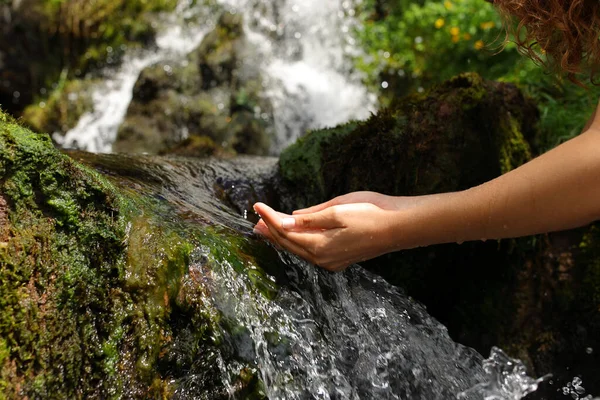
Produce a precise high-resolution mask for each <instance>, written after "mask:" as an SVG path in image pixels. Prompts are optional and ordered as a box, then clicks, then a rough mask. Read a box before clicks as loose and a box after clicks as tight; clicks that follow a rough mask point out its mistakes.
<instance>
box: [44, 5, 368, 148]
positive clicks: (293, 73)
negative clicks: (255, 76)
mask: <svg viewBox="0 0 600 400" xmlns="http://www.w3.org/2000/svg"><path fill="white" fill-rule="evenodd" d="M199 3H202V2H199ZM217 3H218V5H217V7H214V6H213V7H208V6H203V5H193V6H192V5H191V4H190V3H188V2H186V1H182V2H181V3H180V5H179V7H178V9H177V11H176V12H175V13H174V14H173V15H170V16H169V17H168V18H165V21H163V25H164V31H163V33H161V34H160V35H159V36H158V38H157V48H155V49H149V50H146V51H141V52H140V51H138V52H136V53H135V54H130V55H128V56H126V57H125V59H124V61H123V63H122V66H121V67H120V68H118V69H117V70H107V71H105V75H106V76H105V79H104V81H103V83H102V84H101V85H100V86H99V87H97V88H96V89H95V90H94V92H93V95H92V97H93V99H92V100H93V110H92V111H90V112H88V113H85V114H84V115H83V116H82V117H81V119H80V120H79V122H78V124H77V126H76V127H74V128H73V129H71V130H70V131H68V132H67V133H66V134H65V135H62V134H61V133H56V134H55V135H54V139H55V141H56V142H57V143H58V144H59V145H61V146H62V147H64V148H77V149H83V150H87V151H92V152H101V153H108V152H111V150H112V143H114V141H115V138H116V136H117V131H118V129H119V126H120V125H121V123H122V122H123V119H124V117H125V115H126V113H127V108H128V106H129V103H130V102H131V99H132V90H133V87H134V85H135V82H136V80H137V78H138V77H139V75H140V73H141V71H142V70H144V68H146V67H148V66H150V65H153V64H155V63H158V62H161V61H167V60H168V61H177V60H180V59H182V58H183V57H184V56H185V55H186V54H188V53H189V52H191V51H192V50H193V49H195V48H196V47H197V46H198V45H199V44H200V42H201V41H202V38H203V37H204V35H205V33H206V32H208V31H210V30H211V29H212V28H214V25H215V22H216V19H217V17H218V14H219V13H218V12H217V11H216V10H218V9H220V10H227V11H231V12H234V13H242V14H243V15H244V21H245V32H246V34H247V37H248V39H249V40H250V42H251V43H252V44H253V45H254V47H255V48H256V49H257V52H258V53H259V57H254V59H255V60H259V62H260V63H261V64H262V65H260V66H259V68H260V69H261V70H262V71H264V76H263V79H264V82H265V92H264V94H263V95H264V96H265V97H266V98H268V99H269V101H270V102H271V103H272V105H273V119H274V125H275V131H276V132H277V136H276V138H275V140H274V143H273V145H272V153H273V154H277V153H279V151H281V150H282V149H283V148H284V147H286V146H287V145H289V144H291V143H292V142H293V141H295V140H296V139H297V138H298V137H299V136H301V135H302V134H303V133H304V132H305V131H306V130H307V129H313V128H322V127H326V126H334V125H337V124H340V123H343V122H346V121H349V120H351V119H364V118H366V117H368V116H369V115H370V113H371V112H374V111H375V108H376V98H375V95H373V94H370V93H368V91H367V90H366V88H365V87H363V85H362V84H361V81H360V76H358V75H357V74H356V73H353V72H352V63H351V60H350V58H349V57H350V56H352V55H353V54H355V53H356V52H357V51H358V48H357V46H356V44H355V43H354V39H353V38H352V36H351V35H350V32H351V31H352V29H353V27H354V25H355V24H356V21H355V19H354V18H353V17H352V15H353V12H354V11H353V5H352V3H351V2H350V1H340V0H329V1H318V0H310V1H309V0H302V1H301V0H296V1H289V0H271V1H269V2H264V1H259V0H218V1H217Z"/></svg>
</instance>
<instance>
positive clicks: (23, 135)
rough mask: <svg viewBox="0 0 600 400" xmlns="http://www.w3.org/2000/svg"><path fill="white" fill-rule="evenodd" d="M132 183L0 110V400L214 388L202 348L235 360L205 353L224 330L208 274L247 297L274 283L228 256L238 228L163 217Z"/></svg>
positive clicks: (211, 362) (248, 368) (251, 389)
mask: <svg viewBox="0 0 600 400" xmlns="http://www.w3.org/2000/svg"><path fill="white" fill-rule="evenodd" d="M130 166H131V165H130ZM121 182H122V181H121ZM140 187H141V186H140V185H139V184H138V186H136V188H135V189H127V188H123V187H120V188H119V187H117V186H115V185H114V184H113V183H111V182H109V181H108V180H107V179H106V178H105V177H103V176H102V175H100V174H98V173H96V172H95V171H93V170H91V169H90V168H87V167H85V166H83V165H82V164H80V163H78V162H75V161H74V160H73V159H71V158H70V157H68V156H66V155H64V154H62V153H60V152H59V151H57V150H56V149H55V148H54V147H53V146H52V142H51V140H50V138H49V137H48V136H47V135H38V134H35V133H33V132H31V131H29V130H27V129H24V128H23V127H21V126H19V125H18V124H17V123H16V122H15V121H14V120H13V119H11V118H10V117H8V116H7V115H6V114H4V113H2V112H1V111H0V275H1V276H2V279H1V280H0V398H1V399H5V398H10V399H17V398H44V399H55V398H70V399H71V398H72V399H77V398H168V397H172V396H173V395H174V393H175V391H177V390H178V389H179V388H180V386H181V385H183V383H182V381H185V384H186V385H189V384H190V380H193V386H194V389H193V390H192V389H189V388H187V389H186V390H187V391H188V392H189V393H190V396H191V397H195V398H199V397H200V396H206V398H224V397H226V395H225V393H226V391H227V389H226V388H225V387H224V386H223V383H222V379H221V374H222V372H221V370H220V369H219V365H218V363H217V362H216V361H215V357H217V356H218V354H221V355H222V356H223V355H225V357H227V358H233V359H235V357H237V356H236V355H235V354H232V352H231V351H228V350H226V351H224V352H222V353H219V350H218V349H217V348H218V346H220V345H221V344H222V343H223V342H224V341H227V340H228V338H229V336H228V330H227V329H228V328H227V325H225V323H221V322H222V321H221V314H220V312H219V310H218V309H216V308H215V307H214V305H212V304H211V303H210V302H208V301H206V298H207V293H206V290H208V289H207V287H206V285H205V283H206V282H207V279H210V273H209V271H213V270H217V269H218V268H221V266H222V265H230V266H231V267H232V268H234V269H235V270H236V272H237V273H239V274H240V275H242V276H243V277H245V282H246V283H247V284H248V286H249V287H250V289H249V290H250V291H252V290H254V291H253V292H252V293H253V294H256V296H259V297H260V296H265V297H267V298H271V297H272V296H274V294H275V293H276V292H277V290H278V288H277V286H276V285H275V284H274V283H273V282H271V280H269V279H268V278H267V277H266V275H265V274H264V272H263V271H262V269H260V268H259V267H258V266H257V262H256V260H255V259H254V257H253V256H251V255H249V254H253V253H245V254H243V255H242V254H241V251H243V250H241V249H243V248H247V247H248V240H247V239H246V238H244V237H242V236H240V235H236V234H235V233H233V232H231V231H227V230H224V229H218V228H212V227H208V226H205V225H202V224H198V223H196V224H195V225H194V228H193V229H191V230H189V231H188V230H185V229H183V228H182V227H181V224H178V225H177V227H174V226H171V225H169V224H168V223H165V222H164V221H163V218H161V217H159V214H158V213H159V212H162V211H164V210H163V209H164V207H165V205H164V203H161V202H160V201H158V200H156V199H155V198H153V197H152V196H150V195H148V196H144V195H143V194H142V193H141V192H140ZM161 215H162V214H161ZM165 219H167V220H170V218H165ZM199 249H205V250H203V251H200V250H199ZM260 251H264V248H261V247H260V246H257V247H256V249H255V250H254V252H255V253H256V252H260ZM242 279H244V278H242ZM252 288H256V289H252ZM227 324H231V321H228V322H227ZM236 365H239V369H237V370H235V369H234V370H232V376H230V377H229V378H230V379H232V381H231V383H232V384H233V386H234V390H235V391H236V393H235V395H236V397H237V398H256V399H258V398H263V397H264V395H263V394H262V386H261V383H260V381H259V380H258V378H257V376H256V369H255V367H254V366H253V365H251V364H250V365H249V363H248V362H246V361H244V360H239V364H236ZM237 372H239V374H238V375H236V373H237Z"/></svg>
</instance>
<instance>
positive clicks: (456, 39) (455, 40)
mask: <svg viewBox="0 0 600 400" xmlns="http://www.w3.org/2000/svg"><path fill="white" fill-rule="evenodd" d="M459 40H460V37H459V36H458V35H452V41H453V42H454V43H458V41H459Z"/></svg>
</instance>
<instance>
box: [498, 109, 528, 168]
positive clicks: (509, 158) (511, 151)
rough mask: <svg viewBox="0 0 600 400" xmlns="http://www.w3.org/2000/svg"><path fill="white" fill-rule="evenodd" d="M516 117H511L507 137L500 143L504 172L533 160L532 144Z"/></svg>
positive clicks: (501, 164) (501, 163) (501, 165)
mask: <svg viewBox="0 0 600 400" xmlns="http://www.w3.org/2000/svg"><path fill="white" fill-rule="evenodd" d="M519 125H520V123H519V121H518V120H516V119H515V118H513V117H511V118H510V119H509V127H508V128H506V130H507V133H508V135H507V137H506V138H504V140H502V142H501V143H500V159H499V161H500V170H501V172H502V173H503V174H505V173H507V172H509V171H511V170H513V169H515V168H517V167H518V166H520V165H523V164H525V163H526V162H527V161H529V160H531V158H532V154H531V145H530V144H529V143H528V142H527V140H525V137H524V136H523V133H522V132H521V129H520V126H519Z"/></svg>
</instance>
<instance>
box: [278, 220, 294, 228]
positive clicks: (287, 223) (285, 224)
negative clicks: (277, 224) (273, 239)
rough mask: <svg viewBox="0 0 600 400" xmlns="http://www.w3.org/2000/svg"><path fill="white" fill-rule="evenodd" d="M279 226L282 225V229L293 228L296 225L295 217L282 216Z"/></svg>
mask: <svg viewBox="0 0 600 400" xmlns="http://www.w3.org/2000/svg"><path fill="white" fill-rule="evenodd" d="M281 226H283V229H293V228H294V227H295V226H296V219H295V218H284V219H283V220H282V221H281Z"/></svg>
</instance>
